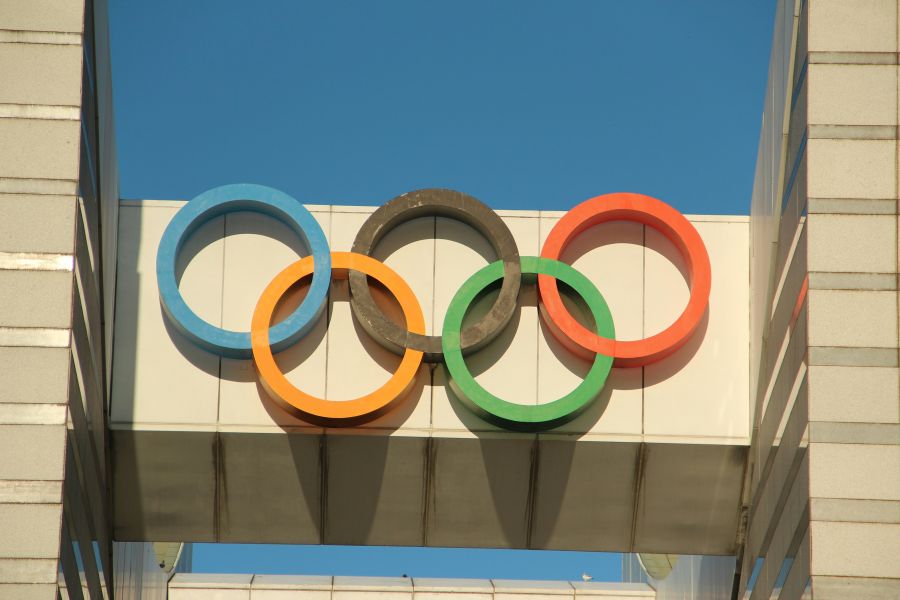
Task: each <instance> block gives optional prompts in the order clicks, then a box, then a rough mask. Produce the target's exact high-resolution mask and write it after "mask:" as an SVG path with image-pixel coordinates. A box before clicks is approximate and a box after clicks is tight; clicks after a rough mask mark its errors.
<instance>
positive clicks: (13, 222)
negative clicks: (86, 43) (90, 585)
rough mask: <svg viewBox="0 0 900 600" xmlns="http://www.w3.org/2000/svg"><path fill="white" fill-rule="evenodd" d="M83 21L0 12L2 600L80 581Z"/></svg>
mask: <svg viewBox="0 0 900 600" xmlns="http://www.w3.org/2000/svg"><path fill="white" fill-rule="evenodd" d="M83 13H84V4H83V2H82V1H81V0H28V1H27V2H22V1H21V0H0V82H2V84H0V140H3V142H2V143H0V365H2V367H0V597H2V598H19V599H29V600H30V599H32V598H34V599H37V598H47V599H48V600H49V599H55V598H56V597H57V582H58V578H59V575H58V574H59V573H60V572H61V570H66V571H68V575H69V576H70V577H71V576H72V575H73V573H72V569H75V573H74V576H75V577H76V578H77V577H78V573H77V567H76V565H75V564H74V561H72V560H63V561H62V564H60V554H61V552H60V549H61V539H62V540H68V537H69V536H68V532H67V531H66V527H65V526H64V520H63V502H62V499H63V482H64V479H65V464H66V445H67V442H66V440H67V422H68V421H69V411H68V405H67V402H68V399H69V392H70V388H71V386H73V385H76V384H75V383H74V382H73V380H72V378H71V377H70V374H71V373H72V369H71V367H70V365H71V362H72V358H71V352H70V340H71V328H72V307H73V292H74V289H75V287H74V286H75V277H74V267H73V265H74V262H75V258H74V253H75V235H76V219H78V210H79V209H78V179H79V149H80V144H81V136H82V127H81V87H82V57H83V49H82V28H83V19H84V14H83ZM69 547H70V551H69V552H68V554H67V556H68V557H72V556H73V554H72V552H71V543H69ZM63 554H64V555H66V553H65V552H64V553H63ZM79 587H80V586H79Z"/></svg>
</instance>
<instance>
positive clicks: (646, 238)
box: [110, 200, 751, 595]
mask: <svg viewBox="0 0 900 600" xmlns="http://www.w3.org/2000/svg"><path fill="white" fill-rule="evenodd" d="M182 204H183V203H182V202H175V201H149V200H145V201H123V203H122V205H121V210H120V223H119V227H120V230H119V237H118V239H119V250H118V273H117V277H118V282H117V298H116V322H115V347H114V364H113V378H112V382H113V383H112V390H111V409H110V410H111V414H110V427H111V444H112V452H111V456H112V457H113V465H112V466H113V469H114V477H113V481H114V485H115V489H114V491H113V492H114V504H115V508H114V514H115V538H116V539H117V540H123V541H126V540H134V541H137V540H151V541H155V540H183V541H220V542H256V543H294V544H352V545H361V544H367V545H410V546H457V547H499V548H540V549H567V550H596V551H625V552H630V551H635V552H650V553H682V554H732V553H734V552H735V550H736V547H737V546H736V544H737V535H738V528H739V521H740V517H741V514H740V511H741V493H742V485H743V478H744V470H745V464H746V460H747V454H748V448H749V444H750V433H751V426H750V423H751V404H750V400H749V382H748V373H749V358H748V355H749V322H748V320H749V317H748V305H749V297H748V296H749V275H748V261H749V257H748V248H749V239H748V234H749V223H748V219H747V218H746V217H731V216H693V217H689V220H690V221H691V222H692V223H693V225H694V227H695V228H696V230H697V231H698V232H699V234H700V237H701V238H702V240H703V242H704V244H705V245H706V248H707V250H708V253H709V258H710V262H711V268H712V287H711V293H710V301H709V307H708V310H707V312H706V314H705V316H704V318H703V321H702V322H701V325H700V326H699V327H698V329H697V331H696V332H695V333H694V334H693V336H692V337H691V338H690V339H689V341H688V343H687V344H685V345H684V346H683V347H681V348H680V349H679V350H678V351H677V352H676V353H675V354H673V355H671V356H668V357H667V358H665V359H663V360H661V361H658V362H655V363H653V364H648V365H645V366H639V367H631V368H613V369H612V371H611V372H610V375H609V377H608V380H607V382H606V385H605V387H604V388H603V390H602V391H601V392H600V394H599V396H598V397H597V398H596V400H595V401H594V402H593V403H592V404H591V405H590V406H589V407H588V408H587V409H586V410H585V411H584V412H583V413H581V414H580V415H579V416H578V417H577V418H575V419H574V420H571V421H569V422H567V423H564V424H562V425H560V426H558V427H556V428H552V429H549V430H546V431H540V432H537V433H535V432H530V433H522V432H517V431H508V430H505V429H502V428H499V427H497V426H495V425H493V424H491V423H489V422H487V421H485V420H483V419H482V418H481V417H480V416H479V415H478V414H475V413H474V412H472V411H471V410H470V409H469V408H467V406H466V405H465V404H464V403H463V402H461V401H460V400H459V399H458V398H457V397H456V396H455V395H454V392H453V391H452V390H451V389H450V387H449V386H448V384H447V372H446V368H445V366H444V365H442V364H440V363H437V364H425V363H423V364H422V365H420V366H419V367H418V372H417V374H416V376H415V377H414V379H413V383H412V386H411V389H410V390H409V393H408V394H407V395H406V396H405V399H404V400H403V402H402V403H401V404H399V405H398V406H397V407H396V408H395V409H394V410H392V411H390V412H388V413H387V414H384V415H382V416H380V417H378V418H377V419H375V420H373V421H370V422H367V423H362V424H358V425H356V426H354V427H349V428H346V427H341V428H338V427H326V426H323V425H321V424H314V423H309V422H306V421H303V420H301V419H299V418H297V417H296V416H295V415H294V414H291V413H288V412H286V411H285V410H284V409H283V408H282V406H281V405H279V404H277V403H276V402H274V401H273V400H272V399H271V398H270V397H269V395H268V394H267V392H266V390H265V389H264V388H263V386H262V385H261V384H260V382H259V381H258V379H257V375H256V372H255V369H254V366H253V362H252V361H250V360H246V359H231V358H221V357H219V356H216V355H214V354H211V353H209V352H207V351H205V350H202V349H200V348H198V347H196V346H195V345H193V344H191V343H190V342H189V341H188V340H186V339H185V338H184V336H182V335H181V333H179V331H177V330H176V329H175V328H173V327H172V324H171V323H170V322H169V321H168V318H167V317H166V316H165V315H164V311H163V309H162V308H161V305H160V297H159V292H158V288H157V282H156V270H155V268H156V253H157V247H158V244H159V241H160V238H161V236H162V234H163V231H164V229H165V227H166V226H167V224H168V223H169V222H170V221H171V219H172V218H173V216H174V215H175V213H176V212H177V211H178V209H179V208H180V206H182ZM308 208H309V210H310V211H311V212H312V214H313V216H314V217H315V218H316V220H317V221H318V222H319V223H320V224H321V225H322V229H323V231H324V232H325V235H326V238H327V240H328V243H329V246H330V248H331V250H332V251H349V250H350V249H351V245H352V243H353V240H354V237H355V236H356V234H357V232H358V230H359V229H360V227H361V226H362V224H363V223H364V221H365V220H366V219H367V218H368V216H369V215H370V214H371V213H372V211H373V210H374V209H373V208H371V207H352V206H316V205H310V206H308ZM497 212H498V213H499V215H500V217H501V218H502V219H503V221H504V222H505V223H506V224H507V225H508V227H509V230H510V231H511V232H512V235H513V237H514V239H515V242H516V245H517V246H518V251H519V253H520V254H521V255H522V256H531V255H539V254H540V251H541V245H542V243H543V240H544V239H545V238H546V237H547V235H548V233H549V231H550V229H551V228H552V227H553V225H554V224H555V223H556V222H557V221H558V220H559V219H560V217H561V216H562V214H563V213H559V212H547V211H540V212H539V211H497ZM304 253H305V249H304V248H303V246H302V245H300V244H299V242H298V241H297V239H296V236H295V235H294V233H293V232H292V231H291V230H290V229H288V228H287V227H286V226H284V225H283V224H281V223H279V222H277V221H275V220H274V219H271V218H269V217H265V216H261V215H257V214H253V213H233V214H229V215H225V216H220V217H217V218H215V219H213V220H212V221H210V222H208V223H207V224H205V225H203V226H202V227H201V228H200V229H198V230H197V231H196V232H195V233H194V234H193V235H192V236H191V237H190V239H189V240H188V242H187V244H186V246H185V247H184V249H183V251H182V253H181V257H180V259H179V269H178V270H179V274H180V289H181V293H182V294H183V296H184V298H185V299H186V301H187V303H188V304H189V305H190V306H191V308H192V309H193V310H194V311H195V312H196V313H197V314H198V315H199V316H200V317H202V318H203V319H205V320H207V321H208V322H209V323H212V324H214V325H216V326H220V327H224V328H226V329H232V330H249V328H250V324H251V323H250V321H251V316H252V314H253V311H254V307H255V305H256V302H257V299H258V298H259V296H260V294H261V292H262V291H263V289H264V288H265V287H266V285H267V284H268V283H269V281H270V280H272V278H273V277H274V276H275V275H276V274H277V273H279V272H280V271H281V270H282V269H283V268H284V267H286V266H287V265H288V264H290V263H292V262H294V261H295V260H297V258H298V255H302V254H304ZM373 255H374V256H375V257H376V258H378V259H379V260H382V261H384V263H385V264H386V265H387V266H389V267H391V268H392V269H393V270H394V271H396V273H397V274H399V275H400V276H401V277H402V278H403V279H404V280H405V281H406V282H407V283H408V285H409V287H410V288H411V289H412V291H413V293H414V294H415V296H416V297H417V298H418V301H419V303H420V305H421V307H422V311H423V314H424V320H425V329H426V333H427V334H440V333H441V328H442V325H443V320H444V315H445V313H446V311H447V307H448V305H449V304H450V301H451V299H452V297H453V296H454V294H455V293H456V291H457V290H458V289H459V287H460V286H461V285H462V284H463V283H464V282H465V281H466V280H467V279H468V278H469V277H470V276H471V275H472V274H473V273H475V272H476V271H478V270H479V269H480V268H481V267H483V266H484V265H486V264H488V263H489V262H491V261H494V260H496V259H497V256H496V254H495V251H494V250H493V249H492V247H491V246H490V245H489V244H487V242H486V241H485V240H484V239H483V237H482V236H481V234H479V233H478V232H476V231H475V230H474V229H472V228H470V227H469V226H467V225H464V224H462V223H460V222H458V221H456V220H453V219H450V218H446V217H442V216H437V217H434V216H427V217H421V218H417V219H414V220H412V221H409V222H406V223H404V224H403V225H400V226H398V227H396V228H394V229H393V230H392V231H390V232H389V233H388V234H387V235H386V236H385V237H384V238H383V239H382V240H381V241H380V243H379V244H378V245H377V247H376V248H375V251H374V252H373ZM561 258H562V260H564V261H565V262H568V263H570V264H572V265H573V266H574V267H575V268H576V269H577V270H578V271H580V272H581V273H582V274H584V275H586V276H587V277H588V278H589V279H590V280H591V281H592V282H593V283H594V284H595V285H596V287H597V288H598V289H599V290H600V292H601V293H602V294H603V296H604V298H605V299H606V302H607V303H608V305H609V308H610V312H611V314H612V317H613V321H614V324H615V330H616V339H622V340H628V339H640V338H644V337H647V336H649V335H652V334H654V333H657V332H659V331H661V330H662V329H664V328H665V327H667V326H668V324H670V323H671V322H673V321H674V320H675V319H676V318H677V317H678V315H679V314H680V313H681V311H682V310H683V309H684V307H685V304H686V303H687V300H688V294H689V288H688V283H687V280H688V278H689V273H687V271H686V266H685V263H684V260H683V259H682V257H681V255H680V254H679V251H678V250H677V249H676V248H675V247H674V245H673V244H672V243H671V242H669V240H668V239H666V238H665V237H664V236H663V235H661V234H659V233H658V232H657V231H656V230H655V229H653V228H652V227H649V226H646V225H643V224H640V223H633V222H618V221H617V222H612V223H605V224H602V225H599V226H596V227H593V228H591V229H589V230H587V231H585V232H584V233H582V234H580V235H579V236H578V237H577V238H575V240H574V242H573V243H572V244H570V246H569V247H568V248H567V249H566V250H565V251H564V253H563V255H562V257H561ZM303 294H304V289H303V288H297V289H292V295H291V297H289V298H288V299H287V300H286V301H285V302H283V303H282V304H284V305H285V306H283V307H281V308H280V309H279V310H281V312H286V311H288V310H289V309H290V307H291V306H292V304H291V303H292V302H293V303H294V304H293V305H296V303H297V302H299V299H300V298H301V297H302V295H303ZM373 295H374V296H375V301H376V303H377V304H378V305H379V306H381V307H382V308H383V310H384V311H385V312H386V313H388V314H392V311H393V314H394V316H395V318H396V319H397V320H398V322H400V323H402V322H403V321H402V316H399V312H397V307H396V306H393V305H392V304H391V302H390V301H389V298H387V296H385V295H384V294H381V293H379V290H378V288H377V287H375V286H373ZM491 298H492V296H491V295H490V294H488V295H487V296H486V297H485V298H483V299H482V300H481V301H480V303H479V304H478V305H477V306H476V307H475V309H474V310H473V312H475V313H476V314H477V313H478V311H479V310H481V312H482V314H483V313H484V311H485V309H484V308H483V306H489V305H490V299H491ZM537 298H538V296H537V291H536V286H535V285H530V284H529V283H528V282H527V281H526V282H525V283H523V286H522V288H521V291H520V293H519V304H520V307H519V310H518V311H517V312H516V315H515V316H514V317H513V319H512V320H511V322H510V323H509V324H508V325H507V326H506V328H505V329H504V330H503V332H502V333H501V334H500V335H499V337H497V339H495V340H494V341H493V342H491V343H490V344H489V345H487V346H486V347H484V348H482V349H481V350H479V351H477V352H475V353H474V354H472V355H470V356H469V357H467V364H468V366H469V368H470V370H471V371H472V373H473V374H474V375H475V379H476V380H477V382H478V383H479V384H480V385H481V386H482V387H484V388H485V389H486V390H488V391H490V392H492V393H493V394H495V395H497V396H499V397H501V398H504V399H506V400H508V401H510V402H515V403H518V404H523V405H535V404H542V403H547V402H549V401H551V400H553V399H555V398H557V397H560V396H562V395H564V394H566V393H567V392H569V391H570V390H572V389H573V388H575V387H576V386H577V385H578V384H579V382H580V381H581V380H582V378H583V377H585V375H586V374H587V372H588V370H589V368H590V366H591V365H590V363H589V362H587V361H585V360H584V359H582V358H580V357H578V356H576V355H574V354H572V353H571V352H569V351H568V350H567V349H566V348H565V347H563V346H562V345H561V344H560V343H559V342H557V341H556V338H555V337H554V336H553V335H552V334H551V331H550V330H549V329H548V326H547V324H546V322H544V321H543V319H542V318H541V316H540V314H539V309H538V306H537V305H538V302H537ZM348 299H349V289H348V283H347V281H340V280H338V281H335V282H333V284H332V286H331V289H330V292H329V303H328V310H327V314H326V315H323V317H322V318H321V319H320V320H319V322H318V323H317V324H316V326H315V327H314V328H313V329H312V331H311V332H310V333H309V334H308V335H307V336H306V337H304V338H303V339H302V340H301V341H300V342H298V343H296V344H295V345H293V346H291V347H290V348H288V349H287V350H285V351H284V352H282V353H280V354H279V355H278V365H279V367H280V368H281V370H283V371H284V372H285V373H286V376H287V378H288V380H289V381H290V382H291V383H293V384H294V385H295V386H296V387H297V388H300V389H302V390H304V391H305V392H307V393H309V394H313V395H317V396H319V397H324V398H333V399H343V398H352V397H355V396H359V395H361V394H365V393H368V392H370V391H371V390H373V389H375V388H377V387H378V386H380V385H382V384H384V383H385V382H386V381H387V380H388V379H389V377H390V376H391V373H392V372H393V371H394V369H396V368H397V366H398V364H399V363H400V358H399V357H398V356H396V355H395V354H393V353H392V352H390V351H389V350H386V349H385V348H384V347H382V345H380V344H379V343H377V342H376V341H374V340H373V339H372V337H371V336H370V334H369V333H368V332H367V330H366V329H365V328H364V327H362V326H360V324H359V323H358V322H357V321H356V320H355V319H354V318H353V315H352V313H351V308H350V305H349V302H348ZM572 306H573V309H572V310H573V311H574V310H575V304H572ZM179 577H182V576H179ZM567 593H569V592H567ZM574 593H575V594H576V595H577V591H576V592H574Z"/></svg>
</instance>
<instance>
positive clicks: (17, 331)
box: [0, 327, 71, 348]
mask: <svg viewBox="0 0 900 600" xmlns="http://www.w3.org/2000/svg"><path fill="white" fill-rule="evenodd" d="M70 333H71V331H70V330H69V329H54V328H49V327H0V346H33V347H42V348H67V347H68V346H69V337H70Z"/></svg>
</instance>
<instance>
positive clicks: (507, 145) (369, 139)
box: [110, 0, 775, 580]
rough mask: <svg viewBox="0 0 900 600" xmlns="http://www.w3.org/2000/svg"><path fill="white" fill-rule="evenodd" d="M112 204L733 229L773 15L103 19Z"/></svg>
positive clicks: (293, 554)
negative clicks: (351, 207)
mask: <svg viewBox="0 0 900 600" xmlns="http://www.w3.org/2000/svg"><path fill="white" fill-rule="evenodd" d="M110 4H111V7H110V10H111V27H112V48H113V80H114V94H115V110H116V128H117V143H118V148H119V167H120V176H121V193H122V196H123V197H124V198H155V199H186V198H191V197H193V196H194V195H196V194H198V193H200V192H202V191H204V190H206V189H209V188H211V187H215V186H218V185H222V184H225V183H234V182H254V183H261V184H265V185H269V186H273V187H276V188H279V189H282V190H284V191H286V192H288V193H289V194H291V195H293V196H294V197H296V198H298V199H300V200H302V201H304V202H309V203H332V204H381V203H383V202H385V201H387V200H389V199H390V198H392V197H394V196H396V195H399V194H401V193H403V192H406V191H409V190H413V189H416V188H422V187H449V188H454V189H458V190H461V191H464V192H466V193H469V194H471V195H474V196H475V197H477V198H479V199H481V200H483V201H484V202H486V203H487V204H489V205H491V206H493V207H495V208H521V209H556V210H563V209H568V208H570V207H571V206H573V205H575V204H577V203H578V202H580V201H582V200H584V199H587V198H589V197H591V196H596V195H598V194H603V193H609V192H616V191H633V192H641V193H645V194H649V195H652V196H655V197H658V198H660V199H662V200H665V201H667V202H669V203H670V204H672V205H674V206H675V207H676V208H678V209H679V210H681V211H682V212H686V213H722V214H746V213H747V212H748V211H749V204H750V193H751V189H752V180H753V173H754V166H755V160H756V150H757V142H758V139H759V125H760V118H761V114H762V108H763V94H764V91H765V81H766V72H767V68H768V60H769V46H770V43H771V36H772V26H773V22H774V4H775V3H774V0H727V1H721V0H685V1H682V2H676V1H674V0H625V1H622V0H620V1H613V0H567V1H562V0H560V1H555V2H549V1H545V2H538V1H534V0H454V1H453V2H444V3H437V2H422V1H421V0H402V1H395V0H385V1H381V2H373V1H372V0H341V1H333V2H326V1H317V2H300V1H294V0H265V1H262V2H247V1H246V0H241V1H238V0H192V1H191V2H184V0H154V1H153V2H128V1H126V0H113V1H112V2H111V3H110ZM194 556H195V558H194V566H195V570H198V571H208V572H216V571H218V572H257V573H319V574H346V575H353V574H356V575H394V576H397V575H401V574H403V573H406V574H409V575H411V576H447V577H497V578H547V579H577V578H579V577H580V575H581V573H582V572H588V573H590V574H591V575H593V576H594V577H595V579H600V580H616V579H618V578H619V577H620V557H619V555H615V554H599V553H544V552H541V553H537V552H513V551H480V550H479V551H475V550H446V549H403V548H392V549H383V548H328V547H325V548H323V547H290V546H288V547H264V546H257V547H236V546H214V545H200V546H197V547H196V548H195V554H194Z"/></svg>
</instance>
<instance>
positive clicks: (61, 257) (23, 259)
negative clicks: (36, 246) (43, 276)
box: [0, 252, 75, 271]
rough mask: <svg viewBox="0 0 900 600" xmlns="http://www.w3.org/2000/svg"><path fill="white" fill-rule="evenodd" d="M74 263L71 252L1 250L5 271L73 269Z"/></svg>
mask: <svg viewBox="0 0 900 600" xmlns="http://www.w3.org/2000/svg"><path fill="white" fill-rule="evenodd" d="M74 263H75V260H74V258H73V256H72V255H71V254H51V253H39V252H0V270H3V271H71V270H72V269H73V267H74Z"/></svg>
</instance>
